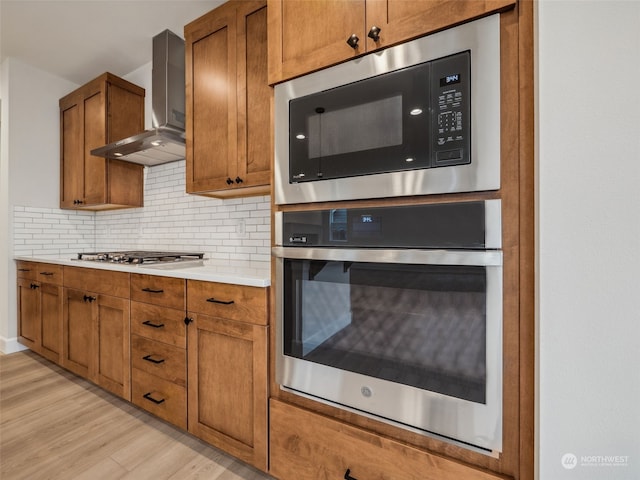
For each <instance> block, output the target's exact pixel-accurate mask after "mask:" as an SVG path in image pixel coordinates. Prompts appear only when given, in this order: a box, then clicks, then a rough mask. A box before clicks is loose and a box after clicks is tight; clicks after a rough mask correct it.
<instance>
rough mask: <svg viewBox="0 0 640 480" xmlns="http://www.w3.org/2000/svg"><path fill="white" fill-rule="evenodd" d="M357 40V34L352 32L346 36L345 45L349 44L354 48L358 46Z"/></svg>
mask: <svg viewBox="0 0 640 480" xmlns="http://www.w3.org/2000/svg"><path fill="white" fill-rule="evenodd" d="M359 41H360V39H359V38H358V36H357V35H356V34H355V33H353V34H351V36H350V37H349V38H347V45H349V46H350V47H351V48H353V49H354V50H355V49H356V48H358V42H359Z"/></svg>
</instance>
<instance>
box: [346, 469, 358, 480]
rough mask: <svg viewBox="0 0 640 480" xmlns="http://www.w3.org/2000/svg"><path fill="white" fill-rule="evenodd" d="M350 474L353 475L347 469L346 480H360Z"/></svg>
mask: <svg viewBox="0 0 640 480" xmlns="http://www.w3.org/2000/svg"><path fill="white" fill-rule="evenodd" d="M350 473H351V469H349V468H347V471H346V472H344V480H358V479H357V478H355V477H352V476H351V475H349V474H350Z"/></svg>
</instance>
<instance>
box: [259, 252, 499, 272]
mask: <svg viewBox="0 0 640 480" xmlns="http://www.w3.org/2000/svg"><path fill="white" fill-rule="evenodd" d="M271 253H272V255H273V256H274V257H276V258H292V259H300V260H326V261H337V262H373V263H404V264H410V263H415V264H420V265H466V266H488V267H490V266H496V267H499V266H502V251H500V250H418V249H377V248H375V249H362V248H354V249H346V248H299V247H273V248H272V250H271Z"/></svg>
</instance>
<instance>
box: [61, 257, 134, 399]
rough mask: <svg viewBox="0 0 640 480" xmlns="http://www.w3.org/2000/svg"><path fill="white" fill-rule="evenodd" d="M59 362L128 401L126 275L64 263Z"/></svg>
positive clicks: (128, 333) (129, 386)
mask: <svg viewBox="0 0 640 480" xmlns="http://www.w3.org/2000/svg"><path fill="white" fill-rule="evenodd" d="M64 279H65V280H64V284H65V287H66V288H65V289H64V298H63V314H62V358H61V361H60V363H61V365H62V366H63V367H64V368H66V369H68V370H70V371H72V372H73V373H75V374H77V375H80V376H82V377H85V378H87V379H89V380H91V381H92V382H94V383H96V384H97V385H99V386H101V387H103V388H104V389H105V390H108V391H110V392H111V393H114V394H116V395H118V396H120V397H122V398H124V399H125V400H130V399H131V359H130V338H129V335H130V324H129V310H130V306H129V304H130V302H129V274H128V273H123V272H108V271H104V270H94V269H88V268H74V267H65V269H64Z"/></svg>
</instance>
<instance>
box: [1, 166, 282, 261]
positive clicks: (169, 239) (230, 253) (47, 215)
mask: <svg viewBox="0 0 640 480" xmlns="http://www.w3.org/2000/svg"><path fill="white" fill-rule="evenodd" d="M270 207H271V204H270V197H269V196H259V197H246V198H239V199H226V200H222V199H213V198H208V197H201V196H197V195H187V194H186V193H185V161H184V160H181V161H179V162H174V163H168V164H164V165H158V166H155V167H151V168H145V191H144V207H143V208H134V209H126V210H113V211H106V212H95V213H94V212H82V211H70V210H60V209H47V208H33V207H21V206H15V207H14V224H13V225H14V232H13V238H14V254H15V255H25V256H29V255H56V254H60V255H66V254H71V255H73V254H75V253H77V252H81V251H90V250H97V251H101V250H188V251H198V252H204V253H205V256H206V257H207V258H215V259H222V260H251V261H265V262H266V261H269V259H270V242H271V233H270Z"/></svg>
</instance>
